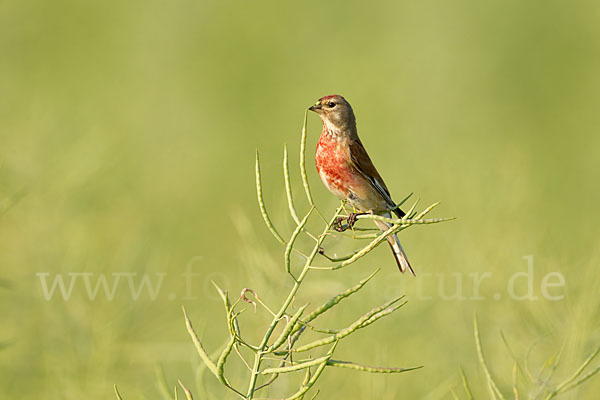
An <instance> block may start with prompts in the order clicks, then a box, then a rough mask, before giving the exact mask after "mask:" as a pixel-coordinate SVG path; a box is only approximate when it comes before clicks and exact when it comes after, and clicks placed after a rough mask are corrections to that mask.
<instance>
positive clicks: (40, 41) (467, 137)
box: [0, 0, 600, 400]
mask: <svg viewBox="0 0 600 400" xmlns="http://www.w3.org/2000/svg"><path fill="white" fill-rule="evenodd" d="M599 18H600V5H599V3H598V2H595V1H576V2H570V3H565V2H560V1H525V2H523V1H515V0H509V1H491V2H477V1H461V0H459V1H454V2H445V1H422V2H408V1H385V2H380V1H376V2H369V3H367V2H349V1H338V0H336V1H329V2H296V3H291V2H277V1H271V2H247V1H227V0H225V1H223V0H221V1H189V0H183V1H170V2H168V1H154V0H150V1H113V0H108V1H102V2H100V1H97V2H82V1H75V0H71V1H66V0H56V1H52V2H48V1H35V0H32V1H27V0H26V1H22V0H21V1H14V0H9V1H3V2H1V3H0V315H1V319H2V322H1V323H0V397H2V398H19V399H83V398H89V399H107V398H112V396H113V394H112V385H113V384H114V383H116V384H118V386H119V388H120V390H121V393H122V394H123V396H124V398H125V399H138V398H145V399H156V398H161V393H160V390H159V389H158V388H157V378H156V376H155V368H156V366H157V365H161V366H162V368H163V370H164V374H165V376H166V380H167V382H168V384H169V386H172V385H174V384H175V382H176V380H177V379H179V378H180V379H182V380H183V382H185V383H186V384H187V385H188V386H189V387H190V388H191V389H192V391H194V392H195V393H196V394H197V397H198V398H210V399H223V398H230V397H227V396H230V395H229V394H228V393H225V392H224V391H223V389H221V387H220V386H219V385H218V383H216V380H215V379H214V378H213V377H211V376H205V377H203V378H202V377H200V378H199V377H198V365H199V364H200V363H199V360H198V357H197V356H196V355H195V352H194V349H193V347H192V344H191V342H190V340H189V337H188V336H187V333H186V331H185V327H184V324H183V318H182V313H181V309H180V306H181V304H184V305H185V306H186V308H187V310H188V312H189V314H190V316H191V318H192V320H193V321H194V322H195V326H196V327H197V328H198V331H199V332H200V333H201V335H202V337H203V340H204V343H205V345H206V347H208V348H209V349H211V350H214V349H217V348H218V347H219V346H221V345H222V343H223V340H224V338H225V336H226V331H225V324H224V315H223V311H222V304H221V302H220V300H219V299H218V298H217V297H216V294H215V292H214V289H213V288H212V286H211V285H210V280H211V279H212V280H215V281H217V282H219V284H220V285H221V286H222V287H225V288H227V289H229V290H230V292H231V293H232V294H233V295H234V296H235V295H236V294H237V293H239V291H240V290H241V289H242V288H244V287H251V288H253V289H255V290H256V291H258V292H259V293H260V294H261V295H262V297H264V298H265V301H267V302H269V303H270V304H273V305H276V304H280V301H281V299H282V298H283V293H287V290H288V289H289V287H290V282H288V280H286V277H285V274H284V272H283V266H282V251H283V250H282V249H281V248H280V247H279V246H278V243H276V242H275V240H274V239H273V238H272V237H271V235H270V234H269V232H268V231H267V230H266V228H265V227H264V225H263V223H262V220H261V218H260V214H259V212H258V208H257V204H256V199H255V192H254V190H255V189H254V175H253V174H254V170H253V163H254V152H255V149H256V148H258V149H260V152H261V155H262V166H263V173H264V176H263V179H264V184H265V201H266V203H267V206H268V207H269V209H270V210H271V212H272V214H273V219H274V221H275V223H276V224H277V226H278V227H279V229H280V230H281V231H282V232H283V233H284V234H285V235H289V234H290V232H291V229H292V228H293V226H292V222H291V220H290V218H289V216H288V215H287V205H286V200H285V194H284V191H283V180H282V173H281V169H280V166H281V159H282V149H283V144H284V143H287V144H288V146H289V148H290V152H291V153H290V154H291V155H290V157H291V164H292V173H293V174H294V176H297V175H296V174H297V172H298V170H297V160H298V158H297V157H298V154H297V144H298V141H299V137H300V129H301V126H302V118H303V113H304V110H305V108H306V107H307V106H309V105H311V104H312V103H313V102H314V101H315V100H316V99H317V98H319V97H321V96H323V95H326V94H332V93H339V94H342V95H344V96H345V97H346V98H347V99H348V100H349V101H350V102H351V104H352V105H353V107H354V109H355V112H356V114H357V119H358V123H359V132H360V134H361V137H362V139H363V142H364V144H365V146H366V147H367V149H368V150H369V152H370V154H371V157H372V158H373V159H374V161H375V164H376V165H377V168H378V169H379V171H380V172H381V174H382V175H383V176H384V178H385V180H386V182H387V185H388V186H389V188H390V190H391V192H392V193H393V194H394V196H395V198H396V199H401V198H402V197H404V196H405V195H406V194H408V193H409V192H415V194H416V196H417V197H420V198H421V201H422V205H427V204H430V203H432V202H435V201H438V200H439V201H442V204H441V205H440V206H439V207H438V209H436V211H435V212H434V216H456V217H458V219H457V220H456V221H453V222H450V223H444V224H441V225H433V226H426V227H415V228H412V229H409V230H408V231H406V232H404V233H403V234H402V237H401V238H402V242H403V244H404V247H405V249H406V251H407V253H408V255H409V258H410V260H411V262H412V264H413V266H415V267H416V271H417V274H418V277H417V278H416V279H415V278H413V277H411V276H408V275H401V274H399V273H398V272H397V270H396V266H395V265H394V262H393V260H392V257H391V255H390V254H389V251H388V249H387V248H385V249H384V248H383V247H382V248H380V249H377V251H376V252H375V253H374V254H373V255H372V256H371V257H369V258H366V259H364V260H362V261H361V262H360V263H358V264H356V265H353V266H352V267H351V268H348V269H344V270H341V271H339V272H336V273H315V275H311V276H310V277H309V280H308V282H307V286H306V288H305V289H303V291H302V292H301V293H300V298H299V299H298V300H297V303H296V304H303V303H304V302H306V301H308V300H310V301H311V302H312V304H318V303H319V302H320V301H321V300H323V299H326V298H328V297H329V296H331V295H333V294H335V293H337V292H338V291H340V290H342V289H343V288H345V287H347V286H349V285H351V284H353V283H355V282H357V281H358V280H360V279H362V278H363V277H365V276H366V275H368V274H369V273H370V272H371V271H372V270H374V269H375V268H376V267H382V271H381V272H380V273H379V275H378V276H377V277H376V278H375V279H374V281H373V282H372V283H371V286H370V289H369V291H367V292H366V294H363V297H362V299H357V300H354V301H349V302H348V303H347V304H346V305H345V306H343V308H342V309H343V310H344V311H343V312H338V313H336V314H335V315H332V316H330V319H329V322H330V323H331V325H332V326H337V327H343V326H345V325H346V324H347V323H348V322H351V321H353V320H354V319H355V318H356V317H357V316H358V315H361V314H362V313H364V312H365V311H366V310H367V309H369V308H371V307H372V306H373V305H375V304H377V303H381V302H382V301H383V300H384V299H387V298H389V297H390V296H392V295H394V294H398V293H406V294H407V296H408V298H409V303H408V304H407V306H405V307H404V308H403V309H402V310H400V311H399V312H398V313H397V314H395V315H393V316H391V317H388V318H387V319H385V320H382V321H380V322H379V323H378V324H375V325H372V326H371V327H369V328H367V329H365V330H363V331H361V332H360V333H357V334H356V336H354V337H352V338H351V339H349V340H348V341H347V342H345V343H343V344H342V345H341V346H340V347H339V358H341V359H351V360H353V361H356V362H362V363H366V364H372V365H392V366H402V367H408V366H415V365H424V366H425V368H423V369H421V370H418V371H415V372H410V373H407V374H401V375H385V376H373V375H366V374H361V373H359V372H356V371H352V370H340V369H336V370H333V369H332V370H329V369H328V370H327V371H326V372H325V374H324V376H323V377H322V380H321V381H320V388H321V395H320V396H319V398H321V397H322V398H324V399H342V398H361V399H369V398H377V399H400V398H402V399H430V400H433V399H449V398H451V397H450V389H451V388H454V389H455V390H456V391H460V390H461V389H460V377H459V373H458V371H459V366H463V367H464V369H465V371H466V373H467V376H468V377H469V379H470V380H471V382H472V386H473V387H474V390H475V394H476V396H477V397H480V398H485V397H486V396H487V392H486V387H485V384H484V375H483V374H482V372H481V370H480V368H479V367H478V364H477V357H476V353H475V347H474V341H473V336H472V319H473V314H474V312H477V313H478V315H479V319H480V326H481V330H482V339H483V342H484V346H485V349H486V352H487V356H488V359H489V360H490V365H491V369H492V373H493V374H494V375H495V376H496V377H498V380H499V383H500V386H501V389H503V390H504V392H505V393H509V391H510V384H511V370H512V365H513V362H512V359H511V357H510V355H509V354H508V352H507V350H506V348H505V347H504V345H503V343H502V341H501V339H500V336H499V330H500V329H503V331H504V332H505V334H506V336H507V337H508V338H509V340H510V341H511V344H512V346H513V348H514V350H515V352H517V353H518V354H520V355H523V354H525V352H526V351H527V350H528V349H529V348H531V347H532V346H533V350H532V351H531V356H530V368H531V369H532V371H534V372H535V371H537V368H538V367H539V366H540V365H541V364H542V363H543V362H544V360H546V359H547V358H548V357H550V356H551V355H552V354H553V353H555V352H556V351H557V350H559V349H560V348H561V347H562V348H563V353H562V361H561V365H560V366H559V368H558V370H557V372H556V380H560V379H563V378H565V377H567V376H568V375H570V374H571V373H572V371H573V370H574V368H576V366H577V365H578V364H579V363H580V362H581V361H582V360H583V358H584V357H585V356H586V355H587V354H588V353H589V352H590V351H591V350H592V348H593V347H594V346H597V345H598V343H599V342H600V311H599V310H600V297H599V296H598V287H599V285H600V274H598V271H597V267H598V263H599V261H600V251H599V247H600V236H599V235H598V226H599V223H600V213H599V212H598V209H597V206H598V202H599V201H600V189H599V187H598V182H599V181H600V136H599V133H600V131H599V126H600V112H598V110H599V109H600V74H599V73H598V71H600V24H598V20H599ZM319 132H320V121H319V120H318V118H317V117H316V116H315V115H310V116H309V139H308V149H309V153H308V166H309V179H310V181H311V183H313V192H314V195H315V198H316V200H317V202H318V204H319V206H320V208H321V209H322V210H323V211H324V212H326V213H331V212H333V210H334V208H335V207H336V206H337V204H338V203H337V200H335V199H334V198H333V197H332V196H331V195H330V194H329V193H327V192H326V190H325V189H324V188H323V187H322V185H321V184H320V182H319V180H318V177H317V175H316V171H315V169H314V166H313V161H312V158H311V157H312V151H313V149H314V146H315V145H316V141H317V138H318V134H319ZM294 191H295V193H296V194H297V195H298V200H297V206H298V208H299V210H300V211H302V212H304V211H305V210H306V203H305V202H304V198H303V197H302V192H301V186H300V184H299V181H298V180H296V181H295V189H294ZM336 245H337V246H339V247H340V248H343V249H346V250H350V249H352V248H355V247H356V246H357V244H356V243H352V242H350V241H344V242H340V243H338V244H336ZM529 255H532V256H533V260H534V261H533V281H532V282H533V284H534V291H535V295H536V296H537V297H538V299H537V300H523V301H518V300H516V299H512V298H510V297H509V296H508V292H507V287H508V286H507V285H508V282H509V280H510V278H511V276H513V274H515V273H517V272H523V271H527V261H526V260H525V259H524V258H523V257H526V256H529ZM188 265H191V266H192V268H193V271H194V272H195V273H198V274H199V276H197V277H194V278H193V281H192V283H193V285H192V287H191V288H190V287H188V286H186V281H185V279H184V278H183V277H182V276H181V274H182V273H184V272H185V271H186V266H188ZM485 272H489V273H490V274H491V277H490V278H488V279H486V280H484V281H483V282H482V284H481V288H480V295H481V297H483V298H484V299H473V298H472V297H473V284H472V281H473V278H472V276H471V275H469V274H473V273H478V274H480V275H481V274H483V273H485ZM549 272H560V273H561V274H562V275H563V276H564V280H565V286H564V287H558V288H556V287H555V288H551V289H550V290H549V291H550V293H551V294H552V295H564V298H562V299H561V300H556V301H551V300H548V299H546V298H544V297H543V296H542V292H541V289H540V285H541V282H542V279H543V277H544V276H545V274H547V273H549ZM40 273H49V274H50V275H48V276H47V279H48V282H49V285H50V284H51V283H52V280H53V279H54V277H55V276H56V274H63V275H62V276H64V278H65V281H66V285H67V286H68V282H69V281H68V279H69V275H67V274H68V273H80V274H86V273H87V274H93V275H86V276H88V277H89V276H91V278H90V279H91V281H92V284H93V285H92V286H94V285H95V282H96V279H97V278H98V276H99V274H106V276H107V277H108V278H109V282H112V279H113V275H111V274H113V273H137V274H138V275H136V278H135V279H136V280H134V282H137V283H136V285H138V284H139V281H138V280H139V279H141V276H142V274H149V277H150V279H151V281H152V282H153V284H156V282H157V281H158V279H159V277H158V276H157V275H156V274H167V275H166V276H163V281H162V285H161V287H160V290H159V291H158V294H157V297H156V298H155V299H154V300H153V299H152V298H151V296H150V295H149V294H148V293H146V291H142V292H141V295H140V296H139V298H138V299H137V300H134V299H133V298H132V296H131V294H130V290H129V288H128V286H127V284H128V281H127V278H126V277H125V276H123V277H122V278H121V282H120V286H118V287H117V289H116V290H115V296H114V298H113V299H112V300H109V299H107V298H106V296H105V295H104V293H103V291H102V290H100V292H99V294H98V295H97V297H96V298H95V299H94V300H91V299H90V298H89V297H88V295H87V292H86V289H85V286H84V285H83V280H82V279H83V278H82V276H83V275H80V276H79V277H78V278H77V279H79V280H78V281H76V283H75V284H74V287H73V290H72V293H71V296H70V297H69V300H66V301H65V300H63V298H62V297H61V296H60V294H59V292H58V289H57V292H56V293H54V295H53V296H52V298H51V299H49V300H46V297H45V296H44V292H43V290H42V289H43V288H42V284H41V279H43V276H42V277H40V276H39V275H36V274H40ZM428 274H431V275H428ZM453 274H459V275H453ZM457 276H458V278H457ZM457 279H458V280H459V282H462V288H461V290H462V292H463V294H464V296H465V297H467V299H457V298H453V299H448V298H446V297H444V296H450V295H452V294H453V293H456V292H457V290H458V289H457ZM461 279H462V281H461ZM517 282H518V284H517V286H516V290H517V292H518V293H520V294H521V293H525V292H526V290H527V287H526V284H525V279H520V280H518V281H517ZM419 287H420V289H419ZM419 291H420V293H419ZM495 294H499V295H500V299H496V298H495V297H494V295H495ZM186 297H187V298H186ZM189 297H195V299H190V298H189ZM244 323H245V324H246V325H245V326H246V331H247V332H248V334H249V335H250V336H251V337H252V336H253V335H255V336H258V335H259V334H261V333H262V332H263V329H264V328H261V326H263V325H261V324H262V323H264V318H263V319H261V317H260V316H259V315H258V314H257V315H256V316H253V314H252V313H246V315H245V319H244ZM236 368H237V367H236ZM230 371H231V373H232V374H233V375H234V376H235V375H236V374H237V373H238V372H239V374H241V373H242V372H244V370H243V368H242V367H239V368H238V369H237V370H236V369H235V368H232V369H231V370H230ZM233 381H234V382H236V380H235V378H233ZM293 384H294V382H293V381H285V380H283V379H282V380H281V381H280V383H278V385H276V386H275V387H273V389H272V390H271V392H270V395H271V396H273V397H283V396H285V393H287V391H288V390H290V389H291V388H292V387H294V386H293ZM205 391H208V392H210V393H212V394H210V395H209V394H206V393H205ZM599 392H600V379H592V380H591V381H589V382H588V383H587V384H586V385H585V386H583V387H582V388H581V390H579V391H578V392H573V393H572V394H570V395H569V396H565V397H564V398H570V399H591V398H596V396H597V394H598V393H599ZM265 395H266V393H265Z"/></svg>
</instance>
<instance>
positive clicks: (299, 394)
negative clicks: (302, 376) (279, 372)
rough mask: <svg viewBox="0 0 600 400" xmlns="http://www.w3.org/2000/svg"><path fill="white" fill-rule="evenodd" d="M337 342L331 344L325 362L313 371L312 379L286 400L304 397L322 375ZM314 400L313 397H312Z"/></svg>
mask: <svg viewBox="0 0 600 400" xmlns="http://www.w3.org/2000/svg"><path fill="white" fill-rule="evenodd" d="M337 344H338V342H335V343H334V344H333V346H332V347H331V349H330V350H329V352H328V353H327V356H328V357H327V358H326V361H324V362H322V363H321V364H320V365H319V367H318V368H317V370H316V371H315V374H314V375H313V376H312V378H310V379H309V380H308V382H307V383H306V384H305V385H302V387H301V388H300V390H298V391H297V392H296V393H295V394H293V395H292V396H290V397H288V398H287V399H286V400H295V399H300V398H302V396H304V394H305V393H306V392H308V391H309V390H310V388H311V387H312V386H313V385H314V384H315V382H316V381H317V379H319V377H320V376H321V374H322V373H323V371H324V370H325V367H326V366H327V362H328V361H329V360H330V359H331V356H333V351H334V350H335V348H336V346H337ZM313 398H314V397H313Z"/></svg>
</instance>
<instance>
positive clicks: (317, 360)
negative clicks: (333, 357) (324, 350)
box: [261, 356, 330, 375]
mask: <svg viewBox="0 0 600 400" xmlns="http://www.w3.org/2000/svg"><path fill="white" fill-rule="evenodd" d="M329 358H330V356H324V357H320V358H315V359H314V360H310V361H306V362H303V363H296V364H294V365H290V366H287V367H279V368H267V369H265V370H263V371H261V374H263V375H268V374H282V373H286V372H294V371H299V370H301V369H305V368H310V367H312V366H315V365H318V364H321V363H323V362H327V361H328V360H329Z"/></svg>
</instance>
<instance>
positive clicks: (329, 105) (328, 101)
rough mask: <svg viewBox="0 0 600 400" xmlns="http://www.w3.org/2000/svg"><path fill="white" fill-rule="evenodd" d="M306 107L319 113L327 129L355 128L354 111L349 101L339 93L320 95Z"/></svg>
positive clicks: (342, 129)
mask: <svg viewBox="0 0 600 400" xmlns="http://www.w3.org/2000/svg"><path fill="white" fill-rule="evenodd" d="M308 109H309V110H311V111H314V112H316V113H317V114H319V115H320V116H321V119H322V120H323V123H324V124H325V125H326V126H327V128H328V129H329V130H335V131H344V130H347V129H351V130H354V129H356V119H355V117H354V111H352V107H351V106H350V103H348V102H347V101H346V99H344V98H343V97H342V96H340V95H339V94H333V95H330V96H325V97H321V98H320V99H319V100H318V101H317V102H316V103H315V104H314V105H312V106H310V107H309V108H308Z"/></svg>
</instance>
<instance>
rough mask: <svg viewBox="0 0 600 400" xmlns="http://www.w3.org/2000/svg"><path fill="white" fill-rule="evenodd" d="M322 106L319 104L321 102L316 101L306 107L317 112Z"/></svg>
mask: <svg viewBox="0 0 600 400" xmlns="http://www.w3.org/2000/svg"><path fill="white" fill-rule="evenodd" d="M322 108H323V107H322V106H321V102H319V101H317V102H316V103H315V104H314V105H312V106H310V107H308V109H309V110H310V111H314V112H316V113H318V112H319V111H321V109H322Z"/></svg>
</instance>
